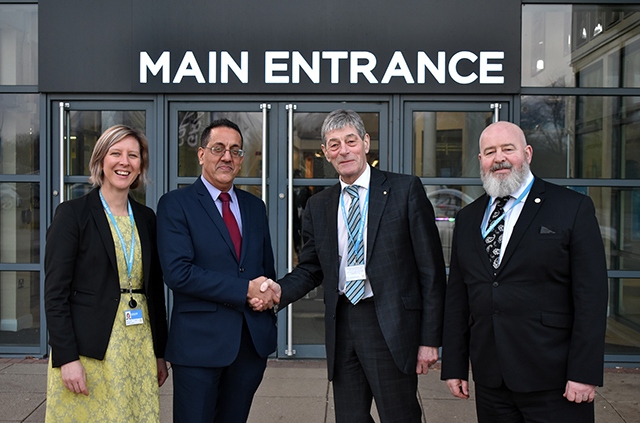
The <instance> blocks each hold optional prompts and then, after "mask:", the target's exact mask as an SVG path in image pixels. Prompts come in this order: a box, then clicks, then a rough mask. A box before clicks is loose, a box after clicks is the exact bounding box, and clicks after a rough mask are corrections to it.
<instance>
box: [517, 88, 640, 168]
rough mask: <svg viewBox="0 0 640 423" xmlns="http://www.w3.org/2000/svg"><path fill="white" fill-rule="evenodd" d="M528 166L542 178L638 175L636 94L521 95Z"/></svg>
mask: <svg viewBox="0 0 640 423" xmlns="http://www.w3.org/2000/svg"><path fill="white" fill-rule="evenodd" d="M520 118H521V120H520V124H521V127H522V129H523V130H524V132H525V135H526V137H527V141H528V143H529V144H531V146H532V147H533V152H534V155H533V161H532V163H531V169H532V170H533V172H534V173H535V174H536V175H538V176H540V177H547V178H598V179H599V178H606V179H609V178H610V179H627V178H629V179H638V178H640V176H639V175H640V97H617V96H616V97H613V96H612V97H602V96H523V97H522V109H521V114H520Z"/></svg>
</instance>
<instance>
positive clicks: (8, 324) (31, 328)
mask: <svg viewBox="0 0 640 423" xmlns="http://www.w3.org/2000/svg"><path fill="white" fill-rule="evenodd" d="M0 290H1V292H2V295H0V345H3V346H4V345H11V346H38V345H40V274H39V273H38V272H26V271H13V270H12V271H3V272H0Z"/></svg>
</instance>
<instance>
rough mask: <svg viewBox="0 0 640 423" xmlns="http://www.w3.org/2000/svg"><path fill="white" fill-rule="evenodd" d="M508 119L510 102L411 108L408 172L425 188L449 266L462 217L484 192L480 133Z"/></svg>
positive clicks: (406, 154)
mask: <svg viewBox="0 0 640 423" xmlns="http://www.w3.org/2000/svg"><path fill="white" fill-rule="evenodd" d="M507 116H508V103H500V102H495V103H492V102H488V101H487V102H477V103H472V102H464V103H453V102H408V103H405V107H404V133H405V134H406V135H405V137H404V139H405V143H404V145H403V163H404V169H411V173H413V174H414V175H416V176H419V177H420V178H421V180H422V183H423V184H424V185H425V190H426V191H427V196H428V197H429V200H430V201H431V204H433V207H434V210H435V214H436V225H437V226H438V230H439V231H440V239H441V241H442V248H443V250H444V257H445V262H446V265H447V266H449V258H450V256H451V239H452V236H453V227H454V224H455V216H456V214H457V213H458V211H459V210H460V209H461V208H462V207H464V206H466V205H467V204H469V203H471V202H472V201H473V200H475V199H476V198H478V197H479V196H480V195H482V194H483V193H484V190H483V189H482V184H481V182H480V167H479V162H478V153H479V146H478V141H479V139H480V133H481V132H482V131H483V130H484V128H486V127H487V126H488V125H489V124H491V123H492V122H497V121H498V120H507ZM406 173H409V171H406Z"/></svg>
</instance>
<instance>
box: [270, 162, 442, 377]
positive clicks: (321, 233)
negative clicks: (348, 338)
mask: <svg viewBox="0 0 640 423" xmlns="http://www.w3.org/2000/svg"><path fill="white" fill-rule="evenodd" d="M369 190H370V193H369V210H368V223H367V248H366V272H367V276H368V278H369V281H370V283H371V289H372V290H373V294H374V298H375V310H376V315H377V317H378V321H379V324H380V328H381V330H382V333H383V336H384V339H385V341H386V343H387V346H388V347H389V349H390V351H391V354H392V356H393V360H394V362H395V363H396V365H397V366H398V368H399V369H400V370H401V371H402V372H404V373H407V374H410V373H415V371H416V361H417V354H418V346H420V345H427V346H434V347H438V346H440V344H441V340H442V318H443V301H444V289H445V268H444V259H443V255H442V246H441V244H440V237H439V234H438V229H437V227H436V225H435V217H434V212H433V207H432V206H431V203H430V202H429V200H428V199H427V197H426V194H425V191H424V188H423V186H422V184H421V183H420V180H419V179H418V178H417V177H415V176H408V175H400V174H397V173H391V172H384V171H380V170H378V169H375V168H372V169H371V182H370V187H369ZM340 191H341V188H340V184H339V183H338V184H336V185H334V186H332V187H331V188H328V189H326V190H324V191H321V192H320V193H318V194H316V195H314V196H312V197H311V198H310V199H309V201H308V203H307V207H306V208H305V210H304V213H303V223H302V234H303V242H304V246H303V248H302V251H301V253H300V256H299V263H298V265H297V266H296V268H295V269H294V270H293V271H292V272H291V273H290V274H288V275H286V276H285V277H284V278H283V279H281V280H280V281H279V283H280V284H281V286H282V298H281V307H284V306H286V305H287V304H289V303H291V302H293V301H295V300H297V299H299V298H301V297H302V296H304V295H305V294H306V293H307V292H309V291H310V290H312V289H313V288H314V287H316V286H318V285H320V284H321V283H324V301H325V333H326V340H325V342H326V350H327V366H328V374H329V379H333V371H334V360H335V355H336V353H339V352H336V350H335V334H336V307H337V304H338V278H339V273H338V272H339V256H338V254H339V252H338V220H337V219H338V217H337V216H338V212H339V209H338V207H339V206H338V205H339V202H340Z"/></svg>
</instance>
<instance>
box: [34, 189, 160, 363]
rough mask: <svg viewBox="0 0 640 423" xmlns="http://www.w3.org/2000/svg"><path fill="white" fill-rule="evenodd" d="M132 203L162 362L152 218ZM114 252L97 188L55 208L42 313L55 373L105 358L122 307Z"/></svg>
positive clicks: (49, 233)
mask: <svg viewBox="0 0 640 423" xmlns="http://www.w3.org/2000/svg"><path fill="white" fill-rule="evenodd" d="M130 202H131V208H132V210H133V215H134V218H135V222H136V227H137V229H138V235H139V237H140V243H141V247H142V264H143V272H144V290H145V294H146V297H147V303H148V308H149V317H150V324H151V332H152V335H153V346H154V350H155V355H156V357H158V358H163V357H164V350H165V346H166V343H167V318H166V311H165V302H164V283H163V279H162V270H161V268H160V262H159V259H158V252H157V248H156V216H155V214H154V213H153V210H151V209H150V208H148V207H146V206H143V205H142V204H140V203H137V202H136V201H135V200H133V199H131V198H130ZM118 243H119V241H118ZM118 247H119V245H118ZM115 248H116V245H115V243H114V240H113V237H112V235H111V229H110V228H109V222H108V220H107V216H106V215H105V213H104V210H103V207H102V203H101V201H100V195H99V191H98V189H97V188H95V189H93V190H92V191H90V192H89V193H88V194H87V195H85V196H83V197H80V198H77V199H74V200H69V201H66V202H64V203H62V204H60V205H59V206H58V208H57V209H56V213H55V216H54V218H53V222H52V223H51V226H50V227H49V229H48V230H47V244H46V248H45V259H44V270H45V293H44V296H45V312H46V317H47V327H48V329H49V344H50V345H51V350H52V360H53V361H52V364H53V367H59V366H61V365H63V364H65V363H69V362H71V361H74V360H77V359H78V358H79V356H80V355H83V356H87V357H92V358H96V359H99V360H102V359H103V358H104V355H105V352H106V350H107V345H108V344H109V338H110V336H111V328H112V327H113V322H114V319H115V318H116V311H117V309H118V304H119V302H120V283H119V277H118V266H117V261H116V250H115ZM123 295H126V294H123ZM121 317H122V316H121ZM122 318H124V317H122Z"/></svg>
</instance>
